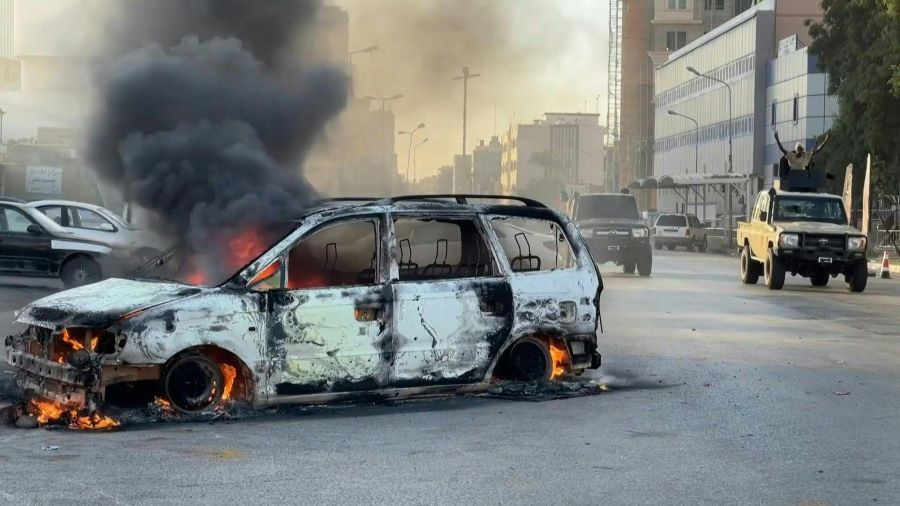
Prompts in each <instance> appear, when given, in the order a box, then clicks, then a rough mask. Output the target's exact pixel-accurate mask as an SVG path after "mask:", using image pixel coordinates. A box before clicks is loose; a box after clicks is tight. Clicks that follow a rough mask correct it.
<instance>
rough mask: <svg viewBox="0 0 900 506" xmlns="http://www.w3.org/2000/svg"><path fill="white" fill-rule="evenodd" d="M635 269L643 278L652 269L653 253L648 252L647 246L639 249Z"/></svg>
mask: <svg viewBox="0 0 900 506" xmlns="http://www.w3.org/2000/svg"><path fill="white" fill-rule="evenodd" d="M637 270H638V274H640V275H641V276H643V277H645V278H646V277H647V276H649V275H650V271H652V270H653V253H651V252H650V247H649V246H648V247H647V248H645V249H642V250H640V252H639V253H638V255H637Z"/></svg>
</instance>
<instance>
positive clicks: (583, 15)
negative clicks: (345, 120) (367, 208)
mask: <svg viewBox="0 0 900 506" xmlns="http://www.w3.org/2000/svg"><path fill="white" fill-rule="evenodd" d="M334 3H335V4H337V5H340V6H342V7H343V8H344V9H346V10H347V11H348V13H349V16H350V48H351V50H353V49H361V48H364V47H368V46H371V45H377V46H378V47H379V50H378V51H377V52H375V53H374V54H373V55H372V56H371V57H370V56H369V55H359V56H355V57H354V59H353V63H354V77H355V79H354V81H355V83H356V84H355V87H356V90H357V95H374V96H391V95H395V94H397V93H402V94H403V95H404V98H402V99H400V100H398V101H396V102H394V105H393V110H394V112H395V113H396V120H397V128H398V129H404V130H405V129H410V128H413V127H415V125H417V124H419V123H420V122H424V123H425V124H426V128H425V129H424V131H423V132H422V133H421V134H419V133H417V134H416V137H417V139H418V140H421V139H423V138H425V137H428V138H429V141H428V143H427V144H424V145H423V146H421V147H420V148H419V149H418V157H417V167H418V170H417V175H418V177H419V178H422V177H425V176H428V175H432V174H434V173H435V172H436V171H437V168H438V167H440V166H442V165H447V164H450V163H452V159H453V155H454V154H457V153H460V152H461V149H462V84H461V81H452V80H451V78H452V77H454V76H457V75H460V74H461V68H462V67H463V66H468V67H470V68H471V71H472V72H476V73H479V74H481V77H479V78H476V79H472V80H470V81H469V122H468V136H467V137H468V141H467V146H466V149H467V152H469V153H470V154H471V151H472V148H473V147H474V146H475V145H476V144H477V143H478V140H480V139H485V141H486V142H487V141H488V140H489V139H490V136H491V135H492V134H493V133H494V132H495V128H494V110H495V107H496V132H497V133H498V134H500V133H501V132H502V131H504V130H506V129H507V128H508V126H509V124H510V123H513V122H522V123H530V122H531V121H532V120H533V119H538V118H541V117H542V114H543V113H544V112H595V110H596V107H597V105H596V97H597V95H598V94H601V95H602V96H601V97H600V112H601V115H602V116H601V123H605V110H606V75H607V73H606V64H607V63H606V62H607V40H608V22H607V19H608V18H607V16H608V2H607V1H606V0H335V1H334ZM585 108H586V110H585ZM407 143H408V137H406V136H403V137H400V138H398V140H397V154H398V165H399V167H400V168H401V172H402V171H403V170H404V169H405V167H406V154H407V147H408V144H407Z"/></svg>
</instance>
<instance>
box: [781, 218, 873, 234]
mask: <svg viewBox="0 0 900 506" xmlns="http://www.w3.org/2000/svg"><path fill="white" fill-rule="evenodd" d="M774 225H775V226H776V227H778V228H780V229H781V230H783V231H785V232H798V233H806V234H850V235H862V232H860V231H859V230H857V229H855V228H853V227H851V226H850V225H838V224H835V223H822V222H819V221H776V222H775V223H774Z"/></svg>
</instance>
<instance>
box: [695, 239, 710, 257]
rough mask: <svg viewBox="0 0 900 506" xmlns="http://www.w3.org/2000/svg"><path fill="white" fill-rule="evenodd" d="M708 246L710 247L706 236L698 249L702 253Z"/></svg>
mask: <svg viewBox="0 0 900 506" xmlns="http://www.w3.org/2000/svg"><path fill="white" fill-rule="evenodd" d="M708 247H709V243H708V242H706V236H704V237H703V241H701V242H700V244H698V245H697V250H699V251H700V253H706V249H707V248H708Z"/></svg>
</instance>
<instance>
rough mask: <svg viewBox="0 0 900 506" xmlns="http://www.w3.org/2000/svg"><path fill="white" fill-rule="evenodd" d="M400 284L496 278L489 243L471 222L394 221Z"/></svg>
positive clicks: (400, 218)
mask: <svg viewBox="0 0 900 506" xmlns="http://www.w3.org/2000/svg"><path fill="white" fill-rule="evenodd" d="M394 235H395V236H396V240H397V244H396V245H395V248H396V250H397V258H398V267H399V269H400V272H399V275H400V281H423V280H437V279H459V278H470V277H477V276H492V275H494V265H495V264H494V262H493V257H492V256H491V253H490V250H489V249H488V247H487V243H486V242H485V240H484V237H483V235H482V233H481V230H480V229H479V227H478V226H477V224H476V222H475V221H474V220H472V219H464V218H459V219H456V218H454V219H419V218H412V217H409V218H405V217H399V218H397V219H395V220H394Z"/></svg>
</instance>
